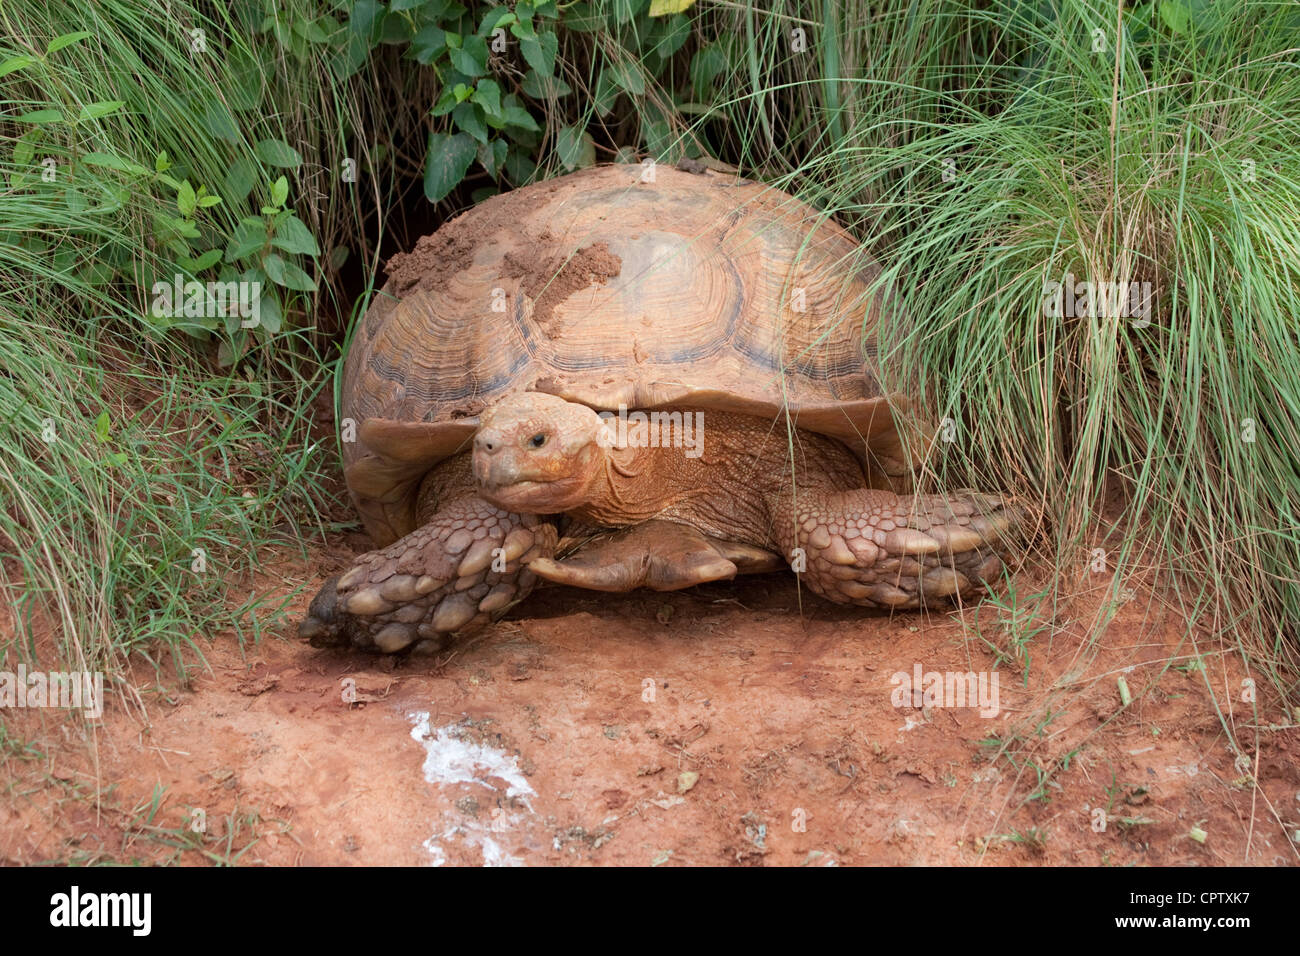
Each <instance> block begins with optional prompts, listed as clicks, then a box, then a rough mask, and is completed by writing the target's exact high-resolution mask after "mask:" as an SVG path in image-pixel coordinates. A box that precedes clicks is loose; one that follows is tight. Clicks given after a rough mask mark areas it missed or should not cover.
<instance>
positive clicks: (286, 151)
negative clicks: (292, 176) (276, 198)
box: [253, 139, 302, 205]
mask: <svg viewBox="0 0 1300 956" xmlns="http://www.w3.org/2000/svg"><path fill="white" fill-rule="evenodd" d="M253 152H254V154H256V156H257V158H258V159H260V160H261V161H262V162H264V163H266V164H267V165H268V166H280V167H283V168H285V169H297V168H298V167H299V166H301V165H302V154H301V153H299V152H298V151H297V150H296V149H294V148H293V147H292V146H290V145H289V144H288V143H286V142H285V141H284V140H282V139H262V140H258V141H257V145H256V146H254V147H253ZM277 205H282V203H277Z"/></svg>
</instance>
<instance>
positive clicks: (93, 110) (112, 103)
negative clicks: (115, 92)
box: [77, 100, 126, 122]
mask: <svg viewBox="0 0 1300 956" xmlns="http://www.w3.org/2000/svg"><path fill="white" fill-rule="evenodd" d="M125 104H126V101H125V100H101V101H99V102H98V103H87V104H86V105H85V106H83V107H82V108H81V114H80V115H79V116H78V117H77V120H78V122H80V121H81V120H93V119H99V118H100V117H101V116H107V115H108V114H109V113H113V112H116V111H117V110H119V109H121V108H122V107H123V106H124V105H125Z"/></svg>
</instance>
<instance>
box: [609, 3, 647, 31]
mask: <svg viewBox="0 0 1300 956" xmlns="http://www.w3.org/2000/svg"><path fill="white" fill-rule="evenodd" d="M643 6H645V0H613V2H612V3H610V4H609V10H610V12H609V14H608V15H609V16H611V18H612V19H613V22H614V23H617V24H618V25H619V26H622V25H623V24H625V23H630V22H631V21H632V18H633V17H635V16H636V15H637V14H638V13H640V12H641V8H642V7H643Z"/></svg>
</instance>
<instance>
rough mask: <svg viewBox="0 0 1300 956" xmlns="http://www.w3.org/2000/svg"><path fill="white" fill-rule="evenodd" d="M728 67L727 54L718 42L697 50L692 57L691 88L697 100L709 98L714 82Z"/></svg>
mask: <svg viewBox="0 0 1300 956" xmlns="http://www.w3.org/2000/svg"><path fill="white" fill-rule="evenodd" d="M726 68H727V54H726V52H725V51H723V49H722V47H721V46H719V45H718V44H717V43H710V44H709V45H708V46H706V47H704V48H703V49H700V50H697V51H696V53H695V56H693V57H691V89H692V90H693V91H694V93H695V98H696V99H697V100H703V99H708V94H709V93H710V92H711V91H712V89H713V82H714V80H716V79H717V78H718V74H719V73H721V72H722V71H723V70H725V69H726Z"/></svg>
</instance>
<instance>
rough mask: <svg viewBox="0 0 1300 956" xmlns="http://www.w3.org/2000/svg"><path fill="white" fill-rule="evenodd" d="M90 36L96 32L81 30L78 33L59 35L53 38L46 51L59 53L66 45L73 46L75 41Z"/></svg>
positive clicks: (78, 41) (77, 41)
mask: <svg viewBox="0 0 1300 956" xmlns="http://www.w3.org/2000/svg"><path fill="white" fill-rule="evenodd" d="M89 36H94V34H93V33H91V32H90V31H89V30H80V31H78V32H77V33H65V34H63V35H62V36H57V37H55V38H54V39H53V40H51V41H50V45H49V46H47V47H46V48H45V52H46V53H57V52H58V51H59V50H62V49H63V48H64V47H65V46H72V44H74V43H80V42H81V41H82V40H84V39H86V37H89Z"/></svg>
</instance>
